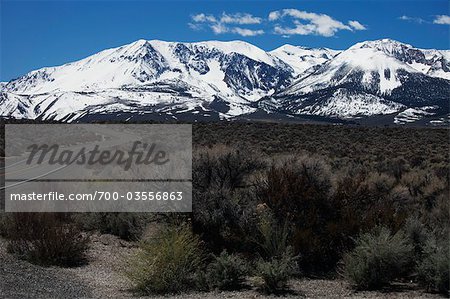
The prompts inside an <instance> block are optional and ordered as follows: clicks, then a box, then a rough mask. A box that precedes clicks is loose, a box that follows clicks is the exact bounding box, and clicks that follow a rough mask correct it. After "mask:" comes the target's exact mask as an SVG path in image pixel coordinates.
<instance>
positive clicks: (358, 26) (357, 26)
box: [348, 21, 367, 30]
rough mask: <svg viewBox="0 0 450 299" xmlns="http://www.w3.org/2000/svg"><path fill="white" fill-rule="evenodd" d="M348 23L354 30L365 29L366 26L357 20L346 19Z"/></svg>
mask: <svg viewBox="0 0 450 299" xmlns="http://www.w3.org/2000/svg"><path fill="white" fill-rule="evenodd" d="M348 24H349V25H350V27H352V28H353V29H355V30H367V28H366V26H364V25H363V24H361V23H360V22H358V21H348Z"/></svg>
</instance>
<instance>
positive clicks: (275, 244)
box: [256, 206, 289, 258]
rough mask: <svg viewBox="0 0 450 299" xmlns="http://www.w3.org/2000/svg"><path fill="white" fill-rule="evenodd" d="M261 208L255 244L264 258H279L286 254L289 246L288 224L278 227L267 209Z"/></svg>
mask: <svg viewBox="0 0 450 299" xmlns="http://www.w3.org/2000/svg"><path fill="white" fill-rule="evenodd" d="M262 207H263V209H262V210H261V211H260V216H259V223H258V232H259V236H258V237H257V240H256V243H257V244H258V245H259V247H260V248H261V252H260V253H261V254H262V255H263V256H264V257H265V258H271V257H279V256H281V255H283V254H284V253H285V252H286V250H287V248H288V246H289V240H288V237H289V226H288V222H287V221H286V222H285V224H284V225H279V224H278V223H277V222H276V221H275V219H274V218H273V215H272V212H271V211H270V210H269V209H268V208H267V207H265V206H262Z"/></svg>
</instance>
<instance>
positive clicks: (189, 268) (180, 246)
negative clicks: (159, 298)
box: [126, 226, 203, 294]
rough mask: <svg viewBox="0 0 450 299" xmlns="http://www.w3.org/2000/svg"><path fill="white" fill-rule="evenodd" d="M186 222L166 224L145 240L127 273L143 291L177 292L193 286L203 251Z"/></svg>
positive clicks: (149, 292) (131, 261)
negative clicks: (182, 223)
mask: <svg viewBox="0 0 450 299" xmlns="http://www.w3.org/2000/svg"><path fill="white" fill-rule="evenodd" d="M200 246H201V245H200V240H199V238H198V237H197V236H196V235H194V234H193V233H192V231H191V229H190V228H189V227H188V226H181V227H169V228H166V229H163V230H162V231H160V232H159V233H158V234H157V235H156V236H155V237H154V238H151V239H149V240H144V241H142V243H141V246H140V249H141V250H140V251H139V253H138V254H136V256H134V257H133V258H132V259H131V260H130V263H129V268H128V271H127V272H126V275H127V276H128V277H129V278H130V280H131V281H132V282H133V284H134V286H135V288H136V290H137V291H139V292H141V293H144V294H166V293H169V294H170V293H179V292H182V291H187V290H189V289H192V288H193V286H194V285H195V272H196V271H197V270H198V269H199V268H200V267H201V265H202V259H203V252H202V250H201V247H200Z"/></svg>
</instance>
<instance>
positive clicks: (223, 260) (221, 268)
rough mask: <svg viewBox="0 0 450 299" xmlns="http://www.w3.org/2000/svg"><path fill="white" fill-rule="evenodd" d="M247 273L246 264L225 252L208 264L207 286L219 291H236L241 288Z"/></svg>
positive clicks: (237, 257)
mask: <svg viewBox="0 0 450 299" xmlns="http://www.w3.org/2000/svg"><path fill="white" fill-rule="evenodd" d="M247 273H248V267H247V265H246V262H245V261H244V260H243V259H241V258H240V257H239V256H237V255H235V254H229V253H227V252H226V251H225V250H224V251H222V253H221V254H220V255H219V256H214V261H213V262H212V263H211V264H209V266H208V271H207V277H208V281H209V286H210V287H212V288H218V289H220V290H237V289H240V288H241V287H242V283H243V282H244V280H245V275H246V274H247Z"/></svg>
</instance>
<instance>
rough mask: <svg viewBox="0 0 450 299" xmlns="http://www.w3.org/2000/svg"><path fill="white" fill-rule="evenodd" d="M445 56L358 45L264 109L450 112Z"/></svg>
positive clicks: (337, 113) (345, 113)
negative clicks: (423, 110)
mask: <svg viewBox="0 0 450 299" xmlns="http://www.w3.org/2000/svg"><path fill="white" fill-rule="evenodd" d="M445 55H447V53H446V52H440V51H437V50H419V49H416V48H413V47H412V46H409V45H406V44H402V43H399V42H396V41H392V40H389V39H384V40H378V41H369V42H363V43H358V44H356V45H354V46H352V47H350V48H349V49H347V50H345V51H342V52H341V53H339V54H338V55H336V56H334V57H333V58H332V59H329V60H328V61H326V62H324V63H323V64H321V65H320V66H319V67H317V68H315V69H314V71H313V72H311V73H309V74H307V75H306V76H305V77H302V78H301V79H300V80H298V81H296V82H295V83H293V84H292V85H291V86H289V87H288V88H286V89H285V90H283V91H280V92H278V93H276V94H274V95H272V96H270V97H267V98H265V99H263V100H262V101H260V103H259V105H260V107H264V108H266V109H272V111H279V110H282V111H284V112H285V113H290V114H299V115H302V114H306V115H321V116H332V117H341V118H354V117H359V116H372V115H380V114H392V113H396V112H399V111H403V110H405V109H407V108H412V107H416V108H417V107H422V106H423V107H425V106H427V107H429V106H432V107H434V110H436V111H435V112H436V113H437V114H441V113H448V99H449V98H450V81H448V80H445V79H443V78H448V76H449V74H450V73H449V70H448V68H446V65H448V63H449V61H448V60H446V57H445ZM438 61H439V63H440V64H439V63H437V62H438ZM433 66H435V68H434V69H433ZM433 114H434V113H431V115H433Z"/></svg>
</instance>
